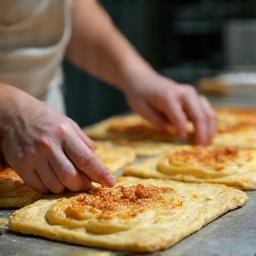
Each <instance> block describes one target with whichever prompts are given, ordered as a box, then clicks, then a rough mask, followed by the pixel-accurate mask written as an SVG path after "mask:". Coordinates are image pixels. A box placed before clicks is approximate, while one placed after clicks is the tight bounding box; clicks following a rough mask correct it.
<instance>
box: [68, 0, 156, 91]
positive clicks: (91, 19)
mask: <svg viewBox="0 0 256 256" xmlns="http://www.w3.org/2000/svg"><path fill="white" fill-rule="evenodd" d="M67 55H68V57H69V58H70V59H71V61H72V62H73V63H74V64H75V65H77V66H78V67H80V68H82V69H84V70H86V71H88V72H90V73H91V74H93V75H95V76H97V77H99V78H101V79H103V80H104V81H106V82H108V83H110V84H112V85H114V86H116V87H118V88H120V89H124V87H125V86H127V85H128V84H131V83H130V80H131V79H133V78H134V77H136V76H137V74H145V75H146V74H147V73H152V71H153V69H152V68H151V67H150V65H149V64H148V63H146V62H145V61H144V60H143V59H142V58H141V57H140V55H139V54H138V53H137V52H136V50H135V49H134V47H133V46H132V45H131V44H130V43H129V42H128V41H127V40H126V39H125V38H124V36H123V35H122V34H121V33H120V32H119V31H118V30H117V29H116V28H115V26H114V25H113V24H112V21H111V19H110V18H109V16H108V15H107V13H106V12H105V11H104V9H103V8H102V7H101V6H100V5H99V4H98V3H97V2H96V1H80V0H78V1H77V2H76V3H75V4H74V9H73V36H72V40H71V43H70V45H69V48H68V51H67Z"/></svg>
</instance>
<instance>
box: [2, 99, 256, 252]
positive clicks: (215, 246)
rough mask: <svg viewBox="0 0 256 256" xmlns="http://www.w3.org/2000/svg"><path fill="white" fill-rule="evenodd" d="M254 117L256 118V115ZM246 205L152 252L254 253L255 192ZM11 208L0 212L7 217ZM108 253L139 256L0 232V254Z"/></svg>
mask: <svg viewBox="0 0 256 256" xmlns="http://www.w3.org/2000/svg"><path fill="white" fill-rule="evenodd" d="M211 101H212V102H213V103H214V104H216V105H239V106H251V107H256V99H255V95H252V96H251V97H249V96H248V97H246V98H221V99H219V98H215V99H214V98H212V99H211ZM255 118H256V117H255ZM248 196H249V201H248V202H247V204H246V205H245V206H244V207H242V208H240V209H238V210H235V211H232V212H230V213H228V214H226V215H224V216H223V217H221V218H219V219H217V220H216V221H214V222H212V223H210V224H209V225H207V226H206V227H204V228H203V229H201V230H200V231H198V232H196V233H194V234H193V235H191V236H189V237H187V238H185V239H184V240H182V241H181V242H179V243H178V244H177V245H175V246H173V247H172V248H170V249H168V250H166V251H163V252H157V253H154V254H151V255H154V256H158V255H161V256H162V255H163V256H164V255H171V256H256V218H255V217H256V191H255V192H248ZM10 213H11V211H8V210H2V211H0V217H7V216H8V215H9V214H10ZM11 255H12V256H13V255H21V256H23V255H24V256H71V255H72V256H85V255H88V256H93V255H95V256H109V255H113V256H114V255H118V256H121V255H122V256H124V255H138V254H132V253H124V252H110V251H109V252H107V251H105V250H98V249H89V248H86V247H80V246H75V245H69V244H64V243H60V242H53V241H50V240H46V239H41V238H35V237H30V236H20V235H16V234H14V233H12V232H10V231H8V230H7V229H4V230H2V231H0V256H11Z"/></svg>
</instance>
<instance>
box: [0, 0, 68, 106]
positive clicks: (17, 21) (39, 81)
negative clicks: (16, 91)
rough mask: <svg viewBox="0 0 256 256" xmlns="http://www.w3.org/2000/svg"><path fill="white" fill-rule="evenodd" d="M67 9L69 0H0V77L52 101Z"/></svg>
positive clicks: (64, 42) (57, 82) (58, 79)
mask: <svg viewBox="0 0 256 256" xmlns="http://www.w3.org/2000/svg"><path fill="white" fill-rule="evenodd" d="M70 9H71V1H70V0H0V81H3V82H6V83H9V84H11V85H13V86H16V87H18V88H20V89H22V90H24V91H26V92H28V93H29V94H31V95H33V96H35V97H37V98H39V99H46V100H48V101H49V103H50V104H51V105H54V104H55V102H54V101H55V100H54V98H52V95H50V91H51V90H52V91H53V92H54V91H55V94H56V90H57V87H58V86H60V84H61V83H62V76H61V69H60V66H61V62H62V59H63V55H64V52H65V49H66V46H67V44H68V42H69V39H70V35H71V10H70ZM50 101H52V102H50ZM58 104H60V103H58V102H57V98H56V108H58V106H57V105H58Z"/></svg>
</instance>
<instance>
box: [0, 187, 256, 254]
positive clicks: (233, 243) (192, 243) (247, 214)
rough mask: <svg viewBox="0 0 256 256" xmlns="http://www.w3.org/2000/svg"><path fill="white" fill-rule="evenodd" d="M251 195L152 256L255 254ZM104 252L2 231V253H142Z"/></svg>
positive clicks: (255, 213)
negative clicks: (246, 201) (246, 200)
mask: <svg viewBox="0 0 256 256" xmlns="http://www.w3.org/2000/svg"><path fill="white" fill-rule="evenodd" d="M248 195H249V201H248V203H247V204H246V205H245V206H244V207H242V208H240V209H238V210H235V211H232V212H230V213H228V214H226V215H224V216H223V217H221V218H219V219H217V220H216V221H213V222H212V223H210V224H209V225H207V226H206V227H204V228H203V229H201V230H200V231H198V232H196V233H194V234H193V235H191V236H189V237H187V238H185V239H184V240H183V241H181V242H179V243H178V244H177V245H175V246H174V247H172V248H170V249H169V250H166V251H163V252H160V253H157V254H152V255H161V256H167V255H170V256H234V255H235V256H255V255H256V192H249V193H248ZM9 213H10V211H1V212H0V217H2V216H7V215H8V214H9ZM102 252H104V251H103V250H97V249H88V248H85V247H80V246H74V245H69V244H64V243H60V242H53V241H49V240H46V239H41V238H34V237H30V236H20V235H16V234H14V233H12V232H9V231H8V230H4V231H2V234H1V236H0V255H1V256H13V255H22V256H23V255H24V256H71V255H72V256H85V255H89V256H92V255H95V256H97V255H98V256H101V255H102V256H106V255H111V256H112V255H113V256H114V255H118V256H121V255H122V256H123V255H138V254H132V253H121V252H120V253H119V252H117V253H114V252H112V253H111V252H109V254H108V253H107V254H103V253H102ZM105 252H107V251H105ZM98 253H99V254H98Z"/></svg>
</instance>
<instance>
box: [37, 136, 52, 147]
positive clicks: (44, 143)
mask: <svg viewBox="0 0 256 256" xmlns="http://www.w3.org/2000/svg"><path fill="white" fill-rule="evenodd" d="M37 144H38V146H39V147H42V148H45V149H47V150H52V149H53V143H52V139H51V138H50V137H49V136H46V135H44V136H41V137H40V138H39V139H38V140H37Z"/></svg>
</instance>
